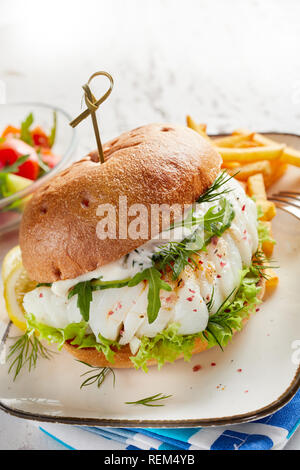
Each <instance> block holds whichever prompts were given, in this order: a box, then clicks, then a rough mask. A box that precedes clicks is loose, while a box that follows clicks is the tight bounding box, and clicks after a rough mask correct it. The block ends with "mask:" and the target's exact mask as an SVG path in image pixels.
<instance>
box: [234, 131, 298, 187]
mask: <svg viewBox="0 0 300 470" xmlns="http://www.w3.org/2000/svg"><path fill="white" fill-rule="evenodd" d="M249 132H250V131H249V130H248V129H236V130H235V131H234V133H233V134H234V136H244V137H245V136H247V135H249ZM253 140H254V141H255V142H257V143H259V144H261V145H265V146H270V145H274V144H278V142H275V140H272V139H269V138H268V137H265V136H264V135H262V134H257V133H255V134H254V136H253ZM280 162H282V163H289V164H290V165H294V166H298V167H300V151H299V150H296V149H294V148H292V147H289V146H285V148H284V150H283V152H282V155H281V157H280ZM280 176H281V175H280ZM280 176H279V177H280ZM277 179H278V178H277Z"/></svg>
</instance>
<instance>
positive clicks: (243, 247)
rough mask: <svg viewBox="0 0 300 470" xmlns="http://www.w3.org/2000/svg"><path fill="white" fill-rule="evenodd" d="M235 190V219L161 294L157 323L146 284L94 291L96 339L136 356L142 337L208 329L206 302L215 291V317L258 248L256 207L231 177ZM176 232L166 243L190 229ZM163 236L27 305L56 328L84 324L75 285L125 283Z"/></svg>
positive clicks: (30, 296)
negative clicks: (172, 329) (150, 314)
mask: <svg viewBox="0 0 300 470" xmlns="http://www.w3.org/2000/svg"><path fill="white" fill-rule="evenodd" d="M225 186H226V187H227V188H230V189H231V190H232V191H230V192H229V193H227V194H226V195H225V197H226V199H227V200H228V201H230V202H231V204H232V205H233V208H234V211H235V218H234V220H233V221H232V223H231V226H230V228H229V229H228V230H226V231H225V232H224V234H223V235H222V237H220V238H216V237H214V238H213V240H212V241H211V243H210V244H209V245H208V246H207V251H202V252H200V256H199V260H198V269H192V268H190V267H189V266H188V267H186V269H185V270H184V271H183V272H182V273H181V275H180V277H179V280H180V282H179V286H178V280H177V281H176V282H173V283H172V288H173V290H172V292H167V291H161V308H160V311H159V313H158V316H157V318H156V320H155V321H154V322H153V323H151V324H149V322H148V318H147V305H148V300H147V294H148V286H147V285H146V284H145V283H143V282H142V283H140V284H138V285H137V286H135V287H122V288H111V289H106V290H102V291H94V292H93V293H92V295H93V300H92V302H91V304H90V319H89V326H90V328H91V331H92V332H93V333H94V334H95V336H96V338H97V337H98V334H99V333H100V334H101V335H102V336H104V337H105V338H108V339H110V340H117V339H118V338H120V340H119V342H120V344H122V345H125V344H129V345H130V348H131V351H132V353H133V354H135V353H136V352H137V350H138V348H139V345H140V338H141V337H142V336H148V337H154V336H156V334H157V333H159V332H160V331H162V330H163V329H165V328H166V327H167V326H168V324H170V323H172V322H176V323H179V324H180V327H179V330H178V332H179V334H193V333H198V332H200V331H203V330H204V329H205V328H206V325H207V322H208V318H209V313H208V309H207V305H206V304H207V302H208V301H209V300H210V299H211V295H212V293H213V305H212V309H211V313H215V312H216V311H217V309H218V308H219V306H220V305H221V304H222V303H223V301H224V300H225V299H226V297H228V295H229V294H230V293H231V292H232V291H233V290H234V289H235V288H236V287H238V285H239V282H240V271H241V269H242V267H243V266H249V265H250V264H251V259H252V255H253V253H254V252H255V251H256V250H257V246H258V236H257V213H256V206H255V203H254V202H253V201H252V200H251V199H250V198H248V197H247V196H246V194H245V192H244V190H243V188H242V187H241V186H240V184H239V183H238V182H237V181H235V180H233V179H231V180H230V181H229V182H228V183H226V185H225ZM215 205H216V202H215V201H213V202H209V203H207V202H206V203H202V204H200V205H199V206H198V207H197V212H196V214H197V215H198V216H199V215H201V214H204V213H205V212H206V211H207V210H208V209H209V208H210V207H212V206H215ZM196 228H197V227H193V228H192V229H191V230H190V229H188V228H185V229H184V232H182V228H175V229H173V230H168V231H166V232H164V233H163V240H164V241H163V243H164V244H165V243H167V240H178V241H180V240H182V239H183V238H184V237H186V236H187V235H188V234H190V233H191V231H194V230H195V229H196ZM161 235H162V234H160V237H157V238H156V239H153V240H151V241H149V242H147V243H146V244H145V245H143V246H142V247H139V248H138V249H137V250H135V251H133V252H132V253H130V254H129V255H127V256H125V257H123V258H121V259H120V260H118V261H115V262H112V263H109V264H107V265H105V266H102V267H101V268H99V269H96V270H95V271H91V272H88V273H85V274H83V275H81V276H79V277H77V278H76V279H70V280H66V281H58V282H55V283H53V284H52V286H51V287H45V286H43V287H38V288H36V289H34V290H33V291H31V292H28V293H27V294H26V295H25V296H24V301H23V305H24V308H25V310H26V311H27V312H28V313H32V314H33V315H34V316H35V317H36V319H37V320H38V321H39V322H42V323H44V324H47V325H49V326H53V327H56V328H65V327H66V326H67V325H68V324H69V323H72V322H80V321H81V320H82V317H81V314H80V311H79V309H78V307H77V296H76V295H75V296H73V297H72V298H71V299H68V298H67V293H68V291H69V289H70V288H71V287H73V286H74V285H75V284H77V283H79V282H82V281H87V280H91V279H94V278H99V277H101V279H102V280H103V281H108V280H117V279H125V278H128V277H132V276H134V275H135V274H136V273H137V272H139V271H142V270H144V269H146V268H148V267H150V266H151V265H152V262H151V257H152V255H153V253H154V252H155V251H156V250H157V249H158V247H159V246H160V245H162V236H161Z"/></svg>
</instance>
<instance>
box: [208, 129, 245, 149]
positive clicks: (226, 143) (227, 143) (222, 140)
mask: <svg viewBox="0 0 300 470" xmlns="http://www.w3.org/2000/svg"><path fill="white" fill-rule="evenodd" d="M253 136H254V132H250V133H248V134H239V135H228V136H226V137H218V138H217V139H213V143H214V145H217V146H218V147H235V146H236V145H237V144H240V143H241V142H243V143H245V144H247V143H248V144H249V143H250V142H249V141H250V140H251V139H252V137H253Z"/></svg>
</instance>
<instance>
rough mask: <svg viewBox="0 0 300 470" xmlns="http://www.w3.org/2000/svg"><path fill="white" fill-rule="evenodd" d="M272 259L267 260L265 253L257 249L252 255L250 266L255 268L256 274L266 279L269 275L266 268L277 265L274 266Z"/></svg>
mask: <svg viewBox="0 0 300 470" xmlns="http://www.w3.org/2000/svg"><path fill="white" fill-rule="evenodd" d="M275 262H276V261H274V260H272V261H271V260H268V258H267V257H266V255H265V253H264V252H263V251H261V250H257V251H256V253H255V254H254V257H253V262H252V268H253V269H254V270H255V272H256V274H257V275H259V276H260V277H263V278H264V279H266V280H268V279H269V277H270V276H269V275H268V274H266V272H265V270H266V269H268V268H269V269H277V268H279V266H276V265H275V264H274V263H275Z"/></svg>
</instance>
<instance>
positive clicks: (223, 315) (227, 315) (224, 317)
mask: <svg viewBox="0 0 300 470" xmlns="http://www.w3.org/2000/svg"><path fill="white" fill-rule="evenodd" d="M238 289H239V288H238V287H235V288H234V289H233V290H232V291H231V292H230V294H229V295H228V296H227V297H226V299H225V300H224V302H223V303H222V304H221V305H220V307H219V308H218V310H217V311H216V313H214V314H213V315H211V316H210V317H209V321H208V325H207V327H206V330H205V331H208V332H209V333H210V334H211V335H212V336H213V338H214V339H215V340H216V342H217V344H218V345H219V346H220V348H221V349H222V351H223V347H222V345H221V343H220V341H219V340H218V338H217V337H216V335H215V334H214V332H213V330H212V329H211V328H210V326H211V325H217V326H219V327H222V328H223V329H225V330H226V329H227V330H229V331H230V333H231V334H232V333H233V331H232V328H231V326H230V322H229V320H230V319H231V318H232V312H231V310H230V307H231V305H232V304H233V302H234V301H235V296H234V294H235V293H237V291H238ZM231 298H233V299H232V300H231V301H230V299H231ZM211 302H213V293H212V296H211V299H210V301H209V304H210V310H211V308H212V303H211ZM206 305H208V304H206ZM207 308H208V311H210V310H209V307H207ZM242 309H243V306H241V307H240V308H239V309H237V310H235V311H234V314H236V313H238V312H239V311H240V310H242ZM227 310H228V311H227ZM205 331H204V332H203V334H204V336H205V337H206V335H205ZM206 339H207V337H206Z"/></svg>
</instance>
